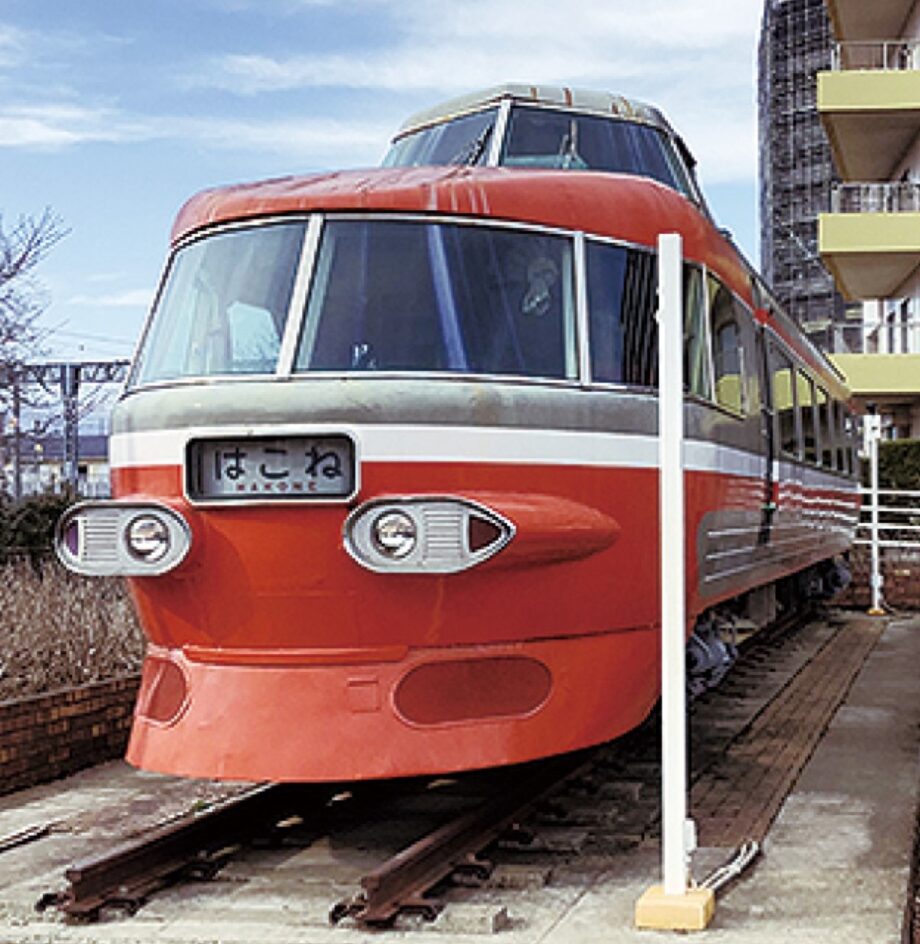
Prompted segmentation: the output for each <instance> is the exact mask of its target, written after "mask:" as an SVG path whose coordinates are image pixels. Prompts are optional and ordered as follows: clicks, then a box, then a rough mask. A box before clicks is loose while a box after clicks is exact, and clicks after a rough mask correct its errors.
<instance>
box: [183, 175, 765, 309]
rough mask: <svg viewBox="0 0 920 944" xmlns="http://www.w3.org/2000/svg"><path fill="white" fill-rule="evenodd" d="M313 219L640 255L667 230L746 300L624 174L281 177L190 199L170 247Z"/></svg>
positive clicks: (700, 224)
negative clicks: (585, 245)
mask: <svg viewBox="0 0 920 944" xmlns="http://www.w3.org/2000/svg"><path fill="white" fill-rule="evenodd" d="M319 211H327V212H332V211H339V212H342V211H344V212H348V211H351V212H362V211H366V212H367V211H369V212H388V211H389V212H397V213H436V214H441V215H453V216H474V217H479V218H487V219H495V220H504V221H512V222H520V223H530V224H535V225H538V226H548V227H559V228H561V229H571V230H583V231H584V232H587V233H590V234H592V235H596V236H606V237H610V238H615V239H621V240H624V241H627V242H632V243H637V244H640V245H644V246H650V247H651V246H654V245H655V243H656V240H657V237H658V234H659V233H660V232H662V231H664V230H674V231H679V232H681V233H682V234H683V236H684V243H685V250H684V251H685V253H686V255H687V257H688V258H692V259H695V260H696V261H699V262H703V261H705V262H707V264H709V265H711V266H714V267H715V268H716V269H717V270H719V271H720V273H721V274H722V276H723V278H725V279H727V280H728V281H729V282H730V283H731V285H732V287H733V288H734V289H735V291H737V292H739V294H745V295H746V294H749V293H748V291H747V290H746V289H744V288H742V286H744V285H745V284H746V283H747V277H746V276H747V273H746V272H745V270H744V268H743V266H742V265H741V264H740V263H739V261H738V258H737V254H736V253H735V252H734V250H733V249H732V247H731V246H730V244H729V243H728V241H727V240H726V239H725V238H724V237H723V236H721V235H720V234H719V233H718V232H717V231H716V230H715V228H714V227H713V226H712V224H711V223H710V222H709V221H708V220H707V219H706V217H705V216H704V215H703V214H702V213H701V212H700V211H699V209H698V208H697V207H696V206H695V205H694V204H693V203H691V202H690V201H689V200H687V199H686V198H685V197H683V196H681V195H680V194H678V193H677V192H676V191H674V190H672V189H671V188H670V187H667V186H665V185H663V184H659V183H657V182H656V181H653V180H650V179H648V178H640V177H634V176H632V175H628V174H611V173H605V172H593V171H579V172H578V173H572V172H570V171H564V170H563V171H557V170H544V169H541V170H522V169H518V168H515V169H509V168H504V167H496V168H483V167H467V166H457V165H449V166H438V167H433V166H425V167H398V168H383V169H370V170H358V171H339V172H334V173H327V174H315V175H311V176H305V177H282V178H277V179H274V180H267V181H262V182H257V183H250V184H240V185H235V186H230V187H221V188H218V189H214V190H206V191H203V192H202V193H200V194H198V195H196V196H194V197H192V198H191V200H189V201H188V203H186V205H185V206H184V207H183V208H182V210H181V211H180V212H179V216H178V218H177V219H176V223H175V225H174V227H173V232H172V240H173V242H174V243H175V242H178V241H180V240H182V239H184V238H186V237H187V236H189V235H190V234H191V233H193V232H195V231H197V230H199V229H202V228H204V227H207V226H211V225H215V224H219V223H227V222H232V221H242V220H247V219H256V218H260V217H265V216H277V215H284V214H291V213H309V212H319Z"/></svg>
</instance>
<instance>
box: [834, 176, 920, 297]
mask: <svg viewBox="0 0 920 944" xmlns="http://www.w3.org/2000/svg"><path fill="white" fill-rule="evenodd" d="M818 249H819V252H820V253H821V258H822V259H823V260H824V264H825V265H826V266H827V268H828V269H829V270H830V272H831V273H832V274H833V276H834V279H835V281H836V282H837V287H838V288H839V289H840V291H841V293H842V294H843V295H844V296H845V297H846V298H848V299H870V298H891V297H893V296H895V295H897V292H898V288H899V287H900V286H901V285H903V284H904V282H905V281H907V279H908V278H909V277H910V276H911V274H912V273H913V271H914V270H915V269H916V268H917V266H918V265H920V184H916V183H891V184H877V183H863V184H842V185H840V186H838V187H836V188H835V189H834V191H833V192H832V194H831V212H830V213H822V214H821V215H820V216H819V218H818Z"/></svg>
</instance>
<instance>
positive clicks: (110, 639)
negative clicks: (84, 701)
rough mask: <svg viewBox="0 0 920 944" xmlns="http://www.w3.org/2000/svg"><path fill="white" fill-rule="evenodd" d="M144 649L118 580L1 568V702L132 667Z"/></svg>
mask: <svg viewBox="0 0 920 944" xmlns="http://www.w3.org/2000/svg"><path fill="white" fill-rule="evenodd" d="M143 651H144V643H143V637H142V635H141V631H140V628H139V627H138V624H137V620H136V618H135V616H134V611H133V609H132V606H131V601H130V598H129V597H128V593H127V589H126V588H125V585H124V583H123V581H121V580H119V579H117V578H109V579H92V578H87V577H78V576H76V575H74V574H71V573H68V572H67V571H65V570H64V569H63V567H61V566H60V565H59V564H58V563H57V562H56V561H53V562H51V561H49V562H47V563H45V564H44V565H43V566H42V572H41V574H38V573H36V572H35V570H33V568H32V567H31V566H30V565H29V564H28V563H26V562H22V563H11V564H6V565H5V566H3V567H0V700H5V699H9V698H21V697H24V696H27V695H36V694H39V693H41V692H47V691H52V690H54V689H56V688H64V687H67V686H70V685H80V684H82V683H85V682H96V681H100V680H102V679H107V678H112V677H113V676H116V675H124V674H126V673H130V672H136V671H137V670H138V669H139V667H140V663H141V658H142V655H143Z"/></svg>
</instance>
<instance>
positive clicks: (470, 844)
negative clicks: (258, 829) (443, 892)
mask: <svg viewBox="0 0 920 944" xmlns="http://www.w3.org/2000/svg"><path fill="white" fill-rule="evenodd" d="M593 754H594V751H593V750H589V751H579V752H577V753H573V754H565V755H563V756H561V757H556V758H552V759H551V760H548V761H538V762H535V763H532V764H528V765H525V768H526V769H525V768H522V769H520V771H519V777H520V779H516V780H515V781H513V782H512V784H511V785H510V786H509V787H508V788H507V789H506V790H504V791H503V792H502V794H501V795H500V796H498V797H493V798H490V799H488V800H486V802H484V803H483V804H482V805H480V806H479V807H477V808H475V809H473V810H471V811H468V812H466V813H463V814H462V815H460V816H458V817H457V818H455V819H453V820H451V821H449V822H447V823H445V824H444V825H442V826H440V827H439V828H437V829H435V830H434V831H433V832H431V833H429V834H428V835H427V836H424V837H423V838H421V839H419V840H418V841H416V842H414V843H413V844H412V845H410V846H408V847H407V848H405V849H403V850H402V851H401V852H398V853H397V854H396V855H395V856H393V857H392V858H391V859H388V860H387V861H386V862H385V863H384V864H383V865H381V866H379V867H378V868H377V869H375V870H374V871H373V872H369V873H368V874H367V875H365V876H364V877H363V878H362V879H361V880H360V884H361V891H359V892H356V893H355V895H353V896H352V897H351V898H345V899H342V900H341V901H339V902H338V903H337V904H335V905H334V906H333V908H332V909H331V911H330V913H329V920H330V922H331V923H332V924H337V923H338V922H339V921H341V920H342V919H343V918H346V917H350V918H353V919H354V920H355V922H356V923H357V924H359V925H362V926H365V927H378V926H385V925H389V924H391V923H392V922H393V920H394V919H395V918H396V916H397V915H398V914H399V913H400V912H412V913H417V914H421V915H422V916H423V917H425V918H427V919H429V920H433V919H434V918H435V917H436V916H437V914H438V912H439V911H440V910H441V908H442V907H443V904H442V903H441V902H440V901H438V900H437V899H436V898H433V897H429V895H428V893H429V892H430V891H431V890H432V889H433V888H434V887H435V886H436V885H437V884H439V883H440V882H442V881H443V880H444V879H446V878H447V877H448V876H450V875H451V874H453V873H454V872H457V871H461V870H462V871H464V872H467V873H471V874H472V875H474V876H475V877H478V878H481V879H485V878H487V877H488V875H489V873H490V872H491V864H490V863H489V862H488V861H486V860H483V859H480V858H479V857H478V855H479V853H481V852H482V851H483V850H484V849H486V848H487V847H488V846H489V845H490V844H491V843H493V842H494V841H495V840H496V839H498V838H499V837H500V836H501V835H502V834H504V833H506V832H508V831H509V830H510V829H511V828H512V827H513V826H515V825H516V824H518V823H519V821H520V820H522V819H523V818H524V817H526V815H527V814H528V813H529V812H530V811H531V810H532V809H533V808H534V806H536V805H537V804H538V803H539V802H540V801H541V800H542V799H544V798H545V797H546V796H547V795H548V794H550V793H552V792H553V791H554V790H555V789H557V788H558V787H559V786H561V784H562V783H564V782H565V781H567V780H568V779H570V778H571V777H573V776H574V775H576V774H577V773H579V772H580V771H581V770H582V769H583V768H585V767H586V766H588V765H589V764H590V762H591V761H590V757H591V756H593Z"/></svg>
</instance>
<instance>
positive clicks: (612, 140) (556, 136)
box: [499, 107, 690, 195]
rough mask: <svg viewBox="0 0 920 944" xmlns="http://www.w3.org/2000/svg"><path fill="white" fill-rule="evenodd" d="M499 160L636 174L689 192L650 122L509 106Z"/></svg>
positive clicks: (667, 145)
mask: <svg viewBox="0 0 920 944" xmlns="http://www.w3.org/2000/svg"><path fill="white" fill-rule="evenodd" d="M499 163H501V164H503V165H505V166H507V167H551V168H562V169H571V170H601V171H608V172H612V173H624V174H636V175H637V176H639V177H651V178H652V179H653V180H657V181H659V183H663V184H666V185H667V186H669V187H672V188H673V189H675V190H678V191H680V192H681V193H683V194H685V195H689V194H690V185H689V183H688V180H687V176H686V174H685V173H684V171H683V167H682V165H681V162H680V159H679V158H678V156H677V154H676V153H675V150H674V147H673V145H672V144H671V142H670V141H669V140H668V138H667V136H666V135H665V134H664V133H663V132H662V131H660V130H658V129H657V128H653V127H651V126H650V125H646V124H641V123H639V122H634V121H625V120H623V119H618V118H602V117H600V116H595V115H585V114H580V113H578V112H572V111H564V110H561V109H554V108H527V107H518V108H512V110H511V117H510V120H509V124H508V134H507V136H506V139H505V146H504V148H503V150H502V156H501V158H500V160H499Z"/></svg>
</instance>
